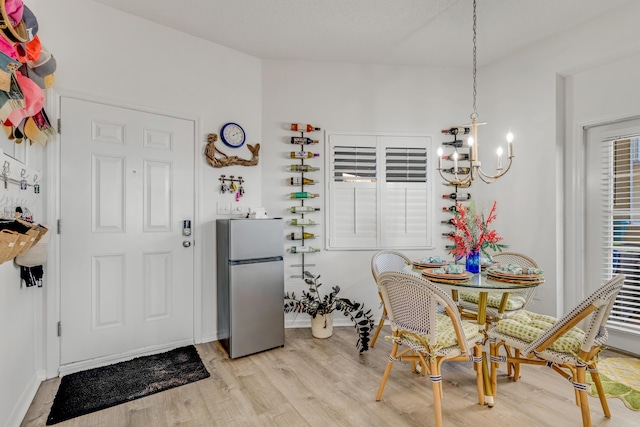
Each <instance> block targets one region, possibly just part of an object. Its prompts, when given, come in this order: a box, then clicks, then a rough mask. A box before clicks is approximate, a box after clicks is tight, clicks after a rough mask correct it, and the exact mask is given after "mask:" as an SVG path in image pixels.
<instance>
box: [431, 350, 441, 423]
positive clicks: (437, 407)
mask: <svg viewBox="0 0 640 427" xmlns="http://www.w3.org/2000/svg"><path fill="white" fill-rule="evenodd" d="M430 365H431V386H432V388H433V412H434V415H435V417H436V427H442V377H441V373H440V366H439V364H438V361H437V360H431V361H430ZM434 378H435V379H434Z"/></svg>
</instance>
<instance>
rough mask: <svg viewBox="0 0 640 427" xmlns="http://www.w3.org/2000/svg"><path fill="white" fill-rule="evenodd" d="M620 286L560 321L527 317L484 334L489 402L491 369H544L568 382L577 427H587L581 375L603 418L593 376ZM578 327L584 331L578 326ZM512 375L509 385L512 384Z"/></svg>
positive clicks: (618, 280)
mask: <svg viewBox="0 0 640 427" xmlns="http://www.w3.org/2000/svg"><path fill="white" fill-rule="evenodd" d="M623 285H624V275H622V274H618V275H617V276H615V277H613V278H612V279H611V280H609V281H608V282H607V283H605V284H604V285H603V286H601V287H600V288H599V289H598V290H596V291H595V292H594V293H592V294H591V295H589V296H588V297H587V298H586V299H584V300H583V301H582V302H581V303H580V304H578V305H577V306H576V307H575V308H574V309H573V310H571V311H570V312H569V313H568V314H566V315H565V316H564V317H562V318H560V319H554V318H552V317H550V316H544V315H540V314H536V313H532V312H529V311H522V312H521V313H519V314H517V315H515V316H512V317H511V318H509V319H503V320H500V321H498V322H497V324H496V325H495V326H493V327H492V328H491V329H489V331H487V334H488V336H489V339H490V347H491V382H492V384H493V393H494V396H495V393H496V389H497V368H498V365H499V363H500V362H507V363H514V364H516V366H519V365H520V364H521V363H526V364H532V365H547V366H549V367H550V368H552V369H553V370H554V371H556V372H557V373H558V374H560V375H562V376H563V377H564V378H566V379H568V380H569V381H570V382H571V383H572V384H573V387H574V390H575V398H576V405H577V406H579V407H580V409H581V411H582V424H583V426H585V427H590V426H591V413H590V411H589V401H588V399H587V389H588V388H589V384H587V383H586V372H587V370H589V372H590V374H591V378H592V379H593V382H594V383H595V386H596V389H597V390H598V397H599V398H600V404H601V405H602V410H603V412H604V415H605V416H606V417H607V418H611V412H610V411H609V406H608V404H607V400H606V398H605V395H604V390H603V389H602V383H601V381H600V375H599V374H598V369H597V362H598V353H599V352H600V349H601V347H602V345H604V343H605V342H606V341H607V338H608V332H607V328H606V323H607V319H608V318H609V314H610V313H611V309H612V308H613V304H614V302H615V299H616V296H617V295H618V292H620V289H622V286H623ZM579 324H581V325H584V329H580V328H578V325H579ZM501 346H509V347H511V348H512V349H515V356H509V355H507V356H506V357H502V358H500V357H498V350H499V348H500V347H501ZM518 372H519V370H516V374H515V375H514V376H513V380H514V381H517V380H518Z"/></svg>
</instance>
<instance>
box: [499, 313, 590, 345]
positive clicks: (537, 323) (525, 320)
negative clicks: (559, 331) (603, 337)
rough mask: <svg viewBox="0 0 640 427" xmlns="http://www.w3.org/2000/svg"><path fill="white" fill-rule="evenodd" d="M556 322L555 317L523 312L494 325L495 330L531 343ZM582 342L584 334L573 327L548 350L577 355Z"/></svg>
mask: <svg viewBox="0 0 640 427" xmlns="http://www.w3.org/2000/svg"><path fill="white" fill-rule="evenodd" d="M557 321H558V319H556V318H555V317H551V316H546V315H544V314H538V313H532V312H530V311H525V310H523V311H521V312H519V313H516V314H514V315H513V316H511V317H509V318H508V319H503V320H500V321H499V322H498V324H497V325H496V330H497V331H498V332H500V333H502V334H505V335H510V336H512V337H516V338H519V339H521V340H522V341H525V342H533V341H534V340H535V339H536V338H538V337H539V336H540V335H541V334H543V333H544V332H545V331H546V330H547V329H549V328H551V327H552V326H553V325H554V324H555V323H556V322H557ZM583 341H584V332H583V331H582V330H581V329H579V328H576V327H574V328H572V329H570V330H568V331H567V332H566V333H565V334H564V335H562V336H561V337H560V338H558V339H557V340H556V341H555V342H554V343H553V344H552V345H551V346H550V347H549V348H551V349H552V350H555V351H559V352H562V353H577V352H578V350H580V345H581V344H582V342H583Z"/></svg>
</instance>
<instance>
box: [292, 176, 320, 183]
mask: <svg viewBox="0 0 640 427" xmlns="http://www.w3.org/2000/svg"><path fill="white" fill-rule="evenodd" d="M315 183H316V182H315V181H314V180H313V179H309V178H303V177H300V176H294V177H293V178H291V185H313V184H315Z"/></svg>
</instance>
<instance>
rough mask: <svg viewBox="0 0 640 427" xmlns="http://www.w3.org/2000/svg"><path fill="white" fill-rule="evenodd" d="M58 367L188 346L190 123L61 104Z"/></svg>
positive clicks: (75, 101)
mask: <svg viewBox="0 0 640 427" xmlns="http://www.w3.org/2000/svg"><path fill="white" fill-rule="evenodd" d="M60 117H61V123H62V132H61V135H60V144H61V165H60V166H61V172H60V193H61V194H60V212H61V215H60V219H61V234H60V249H61V254H60V258H61V266H60V269H61V273H60V274H61V284H60V292H61V299H60V301H61V307H60V309H61V326H62V328H61V330H62V334H61V359H60V360H61V362H60V363H61V365H69V364H74V363H79V362H82V361H88V360H94V361H95V360H98V361H99V360H100V359H103V360H109V359H110V358H114V357H115V355H127V354H130V355H131V354H136V353H142V352H150V351H153V350H154V349H162V348H166V347H170V346H173V345H176V346H177V345H183V344H184V343H193V288H194V283H193V280H194V279H193V277H194V274H193V246H192V245H191V242H192V239H191V237H190V236H183V221H185V220H192V219H193V211H194V174H193V168H194V164H193V162H194V155H193V153H194V151H193V150H194V122H193V121H190V120H185V119H179V118H175V117H169V116H165V115H159V114H152V113H147V112H142V111H138V110H133V109H129V108H122V107H115V106H111V105H105V104H100V103H94V102H89V101H83V100H78V99H73V98H67V97H62V98H61V105H60Z"/></svg>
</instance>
